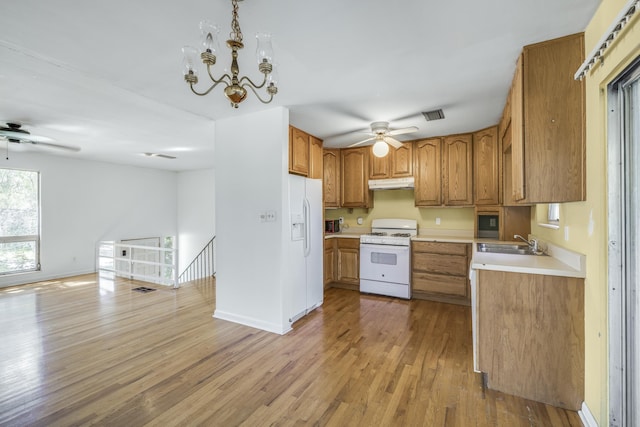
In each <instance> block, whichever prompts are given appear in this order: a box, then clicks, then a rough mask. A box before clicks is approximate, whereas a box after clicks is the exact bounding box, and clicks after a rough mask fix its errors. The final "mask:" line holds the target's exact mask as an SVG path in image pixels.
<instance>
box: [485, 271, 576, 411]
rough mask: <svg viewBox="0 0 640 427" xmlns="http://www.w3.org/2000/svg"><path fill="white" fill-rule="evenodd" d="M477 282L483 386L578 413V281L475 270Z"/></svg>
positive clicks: (538, 275)
mask: <svg viewBox="0 0 640 427" xmlns="http://www.w3.org/2000/svg"><path fill="white" fill-rule="evenodd" d="M477 280H478V285H477V298H476V304H477V305H476V309H477V315H478V318H477V325H478V330H477V343H478V348H477V352H478V353H477V355H478V367H479V369H480V370H481V371H482V372H485V373H486V375H487V386H488V388H490V389H494V390H499V391H502V392H504V393H508V394H512V395H516V396H521V397H524V398H526V399H531V400H536V401H539V402H544V403H548V404H551V405H554V406H559V407H562V408H567V409H571V410H574V411H575V410H578V409H580V407H581V405H582V402H583V400H584V279H578V278H573V277H555V276H545V275H540V274H520V273H510V272H502V271H490V270H478V279H477ZM532 378H535V381H532V380H531V379H532Z"/></svg>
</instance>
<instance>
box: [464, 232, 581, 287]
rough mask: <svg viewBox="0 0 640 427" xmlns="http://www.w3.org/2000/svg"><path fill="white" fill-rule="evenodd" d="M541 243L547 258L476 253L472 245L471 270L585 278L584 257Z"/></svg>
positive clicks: (474, 246)
mask: <svg viewBox="0 0 640 427" xmlns="http://www.w3.org/2000/svg"><path fill="white" fill-rule="evenodd" d="M539 241H540V240H539ZM541 243H542V244H544V245H545V246H546V248H547V250H546V253H547V254H548V255H547V256H538V255H512V254H496V253H487V252H478V251H477V250H476V245H475V244H474V245H473V257H472V259H471V269H474V270H494V271H507V272H512V273H527V274H544V275H548V276H562V277H579V278H584V277H586V257H585V256H584V255H582V254H579V253H577V252H573V251H570V250H568V249H565V248H561V247H559V246H555V245H552V244H548V243H544V242H541Z"/></svg>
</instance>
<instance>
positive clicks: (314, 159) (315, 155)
mask: <svg viewBox="0 0 640 427" xmlns="http://www.w3.org/2000/svg"><path fill="white" fill-rule="evenodd" d="M322 160H323V152H322V140H321V139H318V138H316V137H315V136H311V135H309V178H313V179H322V176H323V167H322Z"/></svg>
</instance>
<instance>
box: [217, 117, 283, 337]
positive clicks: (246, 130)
mask: <svg viewBox="0 0 640 427" xmlns="http://www.w3.org/2000/svg"><path fill="white" fill-rule="evenodd" d="M288 122H289V111H288V110H287V109H284V108H281V107H278V108H274V109H270V110H267V111H262V112H258V113H253V114H248V115H244V116H241V117H235V118H230V119H225V120H219V121H218V122H216V139H215V140H216V157H215V182H216V191H215V194H216V196H215V205H216V234H217V237H216V241H217V243H216V244H217V272H216V311H215V317H217V318H221V319H226V320H231V321H235V322H238V323H242V324H245V325H250V326H253V327H257V328H260V329H264V330H268V331H272V332H276V333H284V332H286V330H288V329H289V325H288V323H286V322H285V321H284V318H285V316H284V315H283V313H284V307H283V280H284V279H283V272H282V268H283V265H284V263H283V247H282V246H283V238H282V236H283V221H282V219H283V218H282V216H283V212H284V211H285V210H286V207H287V205H286V203H287V200H286V198H285V197H284V195H285V194H286V188H287V187H286V185H287V181H286V180H285V178H286V177H287V173H288V169H287V161H288V160H287V155H288V154H287V153H288V151H287V150H288V149H287V147H288V145H287V144H288ZM266 210H272V211H275V212H276V218H277V219H276V221H275V222H260V221H259V213H260V212H261V211H266Z"/></svg>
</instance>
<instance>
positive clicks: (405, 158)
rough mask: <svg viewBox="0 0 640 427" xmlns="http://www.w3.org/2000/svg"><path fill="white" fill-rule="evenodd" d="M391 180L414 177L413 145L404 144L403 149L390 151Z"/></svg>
mask: <svg viewBox="0 0 640 427" xmlns="http://www.w3.org/2000/svg"><path fill="white" fill-rule="evenodd" d="M389 155H390V159H391V160H390V164H391V178H404V177H409V176H413V144H412V143H404V144H402V147H400V148H398V149H394V148H393V147H392V148H391V149H390V150H389Z"/></svg>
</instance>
